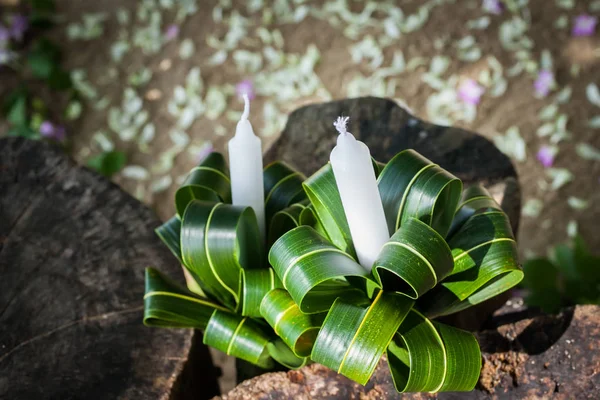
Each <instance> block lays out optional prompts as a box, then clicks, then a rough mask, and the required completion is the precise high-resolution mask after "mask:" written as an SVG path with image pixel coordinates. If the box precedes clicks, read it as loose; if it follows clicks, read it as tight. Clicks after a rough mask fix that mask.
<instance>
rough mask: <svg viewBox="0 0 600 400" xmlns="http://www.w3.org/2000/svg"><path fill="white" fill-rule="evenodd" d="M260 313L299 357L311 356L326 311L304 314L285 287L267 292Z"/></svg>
mask: <svg viewBox="0 0 600 400" xmlns="http://www.w3.org/2000/svg"><path fill="white" fill-rule="evenodd" d="M260 313H261V315H262V316H263V317H264V318H265V319H266V320H267V322H268V323H269V325H271V327H272V328H273V330H274V331H275V333H276V334H277V336H279V337H280V338H281V339H282V340H283V341H284V342H285V344H286V345H287V346H289V348H290V349H291V350H292V351H293V352H294V354H295V355H296V356H297V357H308V356H310V353H311V351H312V347H313V345H314V343H315V339H316V338H317V334H318V333H319V328H320V327H321V324H322V323H323V320H324V319H325V313H320V314H304V313H303V312H302V311H300V307H298V305H297V304H296V303H295V302H294V300H293V299H292V297H291V296H290V294H289V293H288V292H287V291H286V290H284V289H274V290H272V291H270V292H269V293H267V294H266V295H265V297H264V298H263V300H262V303H261V305H260Z"/></svg>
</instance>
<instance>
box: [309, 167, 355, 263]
mask: <svg viewBox="0 0 600 400" xmlns="http://www.w3.org/2000/svg"><path fill="white" fill-rule="evenodd" d="M304 191H305V192H306V195H307V196H308V198H309V200H310V202H311V204H312V206H313V208H314V212H315V215H316V216H317V218H318V220H319V223H320V224H321V226H322V227H323V230H324V231H325V232H326V233H327V237H328V238H329V240H331V243H333V245H334V246H336V247H337V248H339V249H340V250H342V251H344V252H346V253H348V254H350V256H352V257H353V258H355V259H356V252H355V250H354V245H353V244H352V236H351V235H350V227H349V226H348V220H347V219H346V214H344V207H343V206H342V199H341V198H340V194H339V192H338V189H337V184H336V183H335V176H334V175H333V170H332V169H331V164H327V165H325V166H324V167H323V168H321V169H320V170H318V171H317V172H315V173H314V174H313V175H312V176H311V177H310V178H308V179H307V180H306V181H304Z"/></svg>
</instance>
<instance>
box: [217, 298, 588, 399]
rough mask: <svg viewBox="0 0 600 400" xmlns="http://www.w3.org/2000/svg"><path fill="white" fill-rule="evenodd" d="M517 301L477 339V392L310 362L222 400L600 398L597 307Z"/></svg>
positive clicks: (262, 378) (383, 364)
mask: <svg viewBox="0 0 600 400" xmlns="http://www.w3.org/2000/svg"><path fill="white" fill-rule="evenodd" d="M511 303H512V304H511ZM518 304H522V300H521V299H513V300H512V301H510V302H508V303H507V304H506V305H505V306H504V307H503V308H502V309H500V310H499V312H497V313H496V315H495V317H494V318H493V319H492V320H491V322H490V324H488V326H487V329H485V330H483V331H482V332H480V333H478V334H477V339H478V341H479V343H480V346H481V349H482V352H483V369H482V374H481V377H480V380H479V383H478V385H477V387H476V389H475V390H474V391H472V392H468V393H440V394H437V395H432V394H405V395H401V394H399V393H397V392H396V391H395V389H394V385H393V383H392V380H391V376H390V374H389V370H388V368H387V363H386V361H385V360H382V361H381V362H380V364H379V365H378V367H377V369H376V371H375V373H374V375H373V377H372V378H371V380H370V381H369V383H367V385H366V386H361V385H359V384H357V383H355V382H352V381H350V380H349V379H347V378H344V377H342V376H341V375H338V374H336V373H335V372H334V371H332V370H330V369H328V368H326V367H323V366H322V365H319V364H312V365H310V366H307V367H304V368H302V369H300V370H298V371H289V372H287V373H286V372H277V373H269V374H264V375H261V376H259V377H256V378H253V379H251V380H248V381H245V382H243V383H242V384H240V385H239V386H237V387H236V388H235V389H234V390H232V391H231V392H229V393H228V394H226V395H224V396H223V397H221V398H220V399H222V400H238V399H240V400H241V399H253V400H254V399H256V400H260V399H294V400H303V399H365V400H366V399H401V398H405V399H427V398H439V399H461V400H462V399H465V400H469V399H489V398H494V399H542V398H543V399H549V398H552V399H598V398H600V351H599V350H600V307H598V306H591V305H589V306H577V307H572V308H567V309H564V310H563V311H562V312H561V313H560V314H558V315H543V314H538V315H535V313H532V312H531V311H529V310H525V309H522V308H515V305H518Z"/></svg>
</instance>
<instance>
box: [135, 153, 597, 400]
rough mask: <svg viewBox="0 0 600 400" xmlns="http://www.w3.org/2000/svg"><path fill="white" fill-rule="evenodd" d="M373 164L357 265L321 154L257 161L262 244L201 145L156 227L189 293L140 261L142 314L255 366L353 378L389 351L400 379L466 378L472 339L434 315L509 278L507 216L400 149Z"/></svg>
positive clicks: (472, 300) (442, 382)
mask: <svg viewBox="0 0 600 400" xmlns="http://www.w3.org/2000/svg"><path fill="white" fill-rule="evenodd" d="M373 168H374V170H375V174H376V176H377V177H378V185H379V191H380V195H381V199H382V203H383V206H384V210H385V215H386V221H387V224H388V228H389V231H390V235H391V237H390V240H389V241H388V242H387V243H386V244H385V245H384V246H383V247H382V249H381V252H380V253H379V255H378V257H377V259H376V261H375V263H374V265H373V266H372V269H371V270H370V271H369V270H367V269H365V268H363V267H362V266H361V265H360V264H358V263H357V261H356V254H355V250H354V244H353V242H352V237H351V235H350V230H349V227H348V222H347V220H346V215H345V212H344V209H343V206H342V202H341V199H340V195H339V193H338V190H337V185H336V182H335V177H334V175H333V172H332V169H331V166H330V165H329V164H328V165H325V166H324V167H323V168H321V169H320V170H319V171H317V172H316V173H315V174H314V175H312V176H311V177H309V178H308V179H305V178H304V176H303V175H302V174H300V173H298V172H297V171H295V170H294V169H292V168H291V167H290V166H288V165H286V164H284V163H281V162H275V163H272V164H270V165H268V166H267V167H266V168H265V171H264V188H261V189H263V190H264V193H265V214H266V218H267V222H268V223H267V238H266V241H265V243H266V246H267V248H266V249H265V243H263V241H262V236H261V234H260V232H259V228H258V223H257V220H256V216H255V214H254V211H253V210H252V209H251V208H249V207H238V206H233V205H231V188H230V182H229V176H228V171H227V166H226V164H225V160H224V158H223V156H221V155H220V154H218V153H213V154H211V155H210V156H209V157H208V158H207V159H206V160H205V161H204V162H203V163H202V164H200V165H199V166H198V167H196V168H194V169H193V170H192V171H191V172H190V175H189V176H188V178H187V180H186V181H185V183H184V184H183V185H182V187H181V188H180V189H179V190H178V191H177V193H176V196H175V205H176V209H177V215H176V216H174V217H173V218H171V219H170V220H169V221H167V222H166V223H165V224H163V225H162V226H161V227H159V228H157V229H156V233H157V234H158V236H159V237H160V238H161V239H162V241H163V242H164V243H165V244H166V245H167V247H168V248H169V249H170V250H171V252H172V253H173V254H174V255H175V257H176V258H177V259H178V260H179V261H180V262H181V263H182V264H183V266H184V268H185V271H187V272H189V275H190V276H191V278H189V277H188V286H189V287H190V288H192V290H193V292H192V291H190V290H188V289H185V288H183V287H181V286H179V285H178V284H176V283H174V282H172V281H170V280H169V279H168V278H166V277H164V276H162V275H161V274H160V273H159V272H158V271H155V270H153V269H148V271H147V274H146V295H145V298H144V304H145V314H144V323H145V324H146V325H149V326H162V327H193V328H198V329H202V330H204V343H205V344H207V345H209V346H213V347H215V348H217V349H219V350H221V351H223V352H225V353H227V354H230V355H232V356H235V357H238V358H241V359H244V360H246V361H249V362H252V363H254V364H256V365H259V366H261V367H264V368H270V367H271V366H272V365H273V363H275V362H277V363H280V364H282V365H284V366H286V367H288V368H300V367H302V366H303V365H306V364H307V363H308V362H311V361H312V362H319V363H322V364H323V365H326V366H327V367H329V368H331V369H333V370H335V371H337V372H338V373H340V374H343V375H345V376H347V377H349V378H350V379H353V380H354V381H356V382H358V383H360V384H363V385H364V384H366V383H367V382H368V381H369V379H370V378H371V375H372V374H373V372H374V371H375V368H376V367H377V364H378V363H379V360H380V359H381V357H382V356H383V354H384V353H387V358H388V364H389V368H390V371H391V374H392V378H393V380H394V385H395V387H396V389H397V390H398V391H399V392H422V391H424V392H437V391H468V390H472V389H473V387H474V386H475V384H476V382H477V380H478V378H479V373H480V369H481V354H480V350H479V345H478V343H477V340H476V339H475V337H474V336H473V335H472V334H471V333H468V332H465V331H462V330H460V329H456V328H453V327H451V326H448V325H444V324H441V323H438V322H436V321H434V320H432V318H435V317H437V316H441V315H447V314H451V313H453V312H457V311H460V310H462V309H465V308H467V307H470V306H472V305H474V304H477V303H480V302H482V301H485V300H487V299H489V298H491V297H493V296H496V295H497V294H499V293H501V292H503V291H506V290H508V289H510V288H511V287H513V286H515V285H516V284H518V283H519V281H520V280H521V279H522V278H523V272H522V270H521V267H520V265H519V263H518V261H517V249H516V243H515V239H514V235H513V232H512V230H511V226H510V221H509V220H508V217H507V216H506V214H505V213H504V212H503V211H502V208H501V207H500V206H499V205H498V204H497V203H496V202H495V201H494V200H493V198H492V197H491V196H490V195H489V193H488V192H487V191H486V190H485V189H484V188H483V187H481V186H472V187H469V188H467V189H466V190H464V191H463V189H462V182H461V181H460V180H459V179H458V178H456V177H455V176H453V175H452V174H450V173H449V172H447V171H445V170H443V169H442V168H440V167H439V166H438V165H436V164H434V163H432V162H431V161H429V160H428V159H426V158H425V157H423V156H421V155H419V154H418V153H416V152H414V151H412V150H405V151H403V152H401V153H399V154H398V155H396V156H395V157H394V158H393V159H392V160H391V161H390V162H389V163H388V164H387V165H384V164H381V163H378V162H377V161H375V160H373ZM580 247H581V246H580ZM581 248H583V247H581ZM565 254H566V253H565ZM578 254H579V255H578V256H576V255H575V253H569V255H568V256H567V258H569V259H570V260H575V258H577V259H578V260H582V261H581V262H582V263H584V264H585V267H575V266H574V265H575V263H574V262H573V263H571V264H572V265H573V267H572V269H573V272H572V273H573V274H576V275H578V276H579V275H581V276H588V277H595V275H594V274H595V273H596V272H595V271H594V270H593V269H592V268H590V267H589V266H588V265H589V264H590V263H591V262H594V261H595V260H593V259H592V258H590V256H589V255H587V254H588V253H585V252H584V251H580V252H579V253H578ZM267 255H268V257H267ZM266 261H268V263H267V262H266ZM187 272H186V273H187ZM190 279H191V281H190ZM190 282H192V285H191V286H190ZM196 287H197V288H198V289H197V290H196V289H194V288H196Z"/></svg>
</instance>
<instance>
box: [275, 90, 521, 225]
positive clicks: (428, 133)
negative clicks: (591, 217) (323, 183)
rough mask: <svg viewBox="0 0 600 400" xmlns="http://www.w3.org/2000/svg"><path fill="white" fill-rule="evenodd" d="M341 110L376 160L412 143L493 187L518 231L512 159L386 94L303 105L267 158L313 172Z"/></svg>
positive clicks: (467, 178)
mask: <svg viewBox="0 0 600 400" xmlns="http://www.w3.org/2000/svg"><path fill="white" fill-rule="evenodd" d="M340 115H344V116H349V117H350V121H349V125H348V130H349V131H350V132H352V134H354V136H355V137H356V138H357V139H358V140H361V141H363V142H365V144H366V145H367V146H368V147H369V149H370V150H371V155H372V156H373V157H374V158H375V159H376V160H377V161H381V162H387V161H388V160H389V159H390V158H392V157H393V156H394V155H396V154H397V153H398V152H399V151H401V150H404V149H414V150H416V151H418V152H419V153H421V154H422V155H424V156H425V157H427V158H429V159H430V160H432V161H433V162H435V163H438V164H439V165H440V166H441V167H443V168H445V169H447V170H448V171H450V172H452V173H453V174H454V175H456V176H457V177H459V178H460V179H462V180H463V182H464V183H465V184H472V183H482V184H484V185H485V186H486V187H488V188H491V190H492V192H494V194H495V195H496V197H497V198H498V199H500V200H501V202H502V206H503V207H504V209H505V211H506V212H507V214H508V216H509V217H510V220H511V223H512V225H513V231H515V232H516V231H517V228H518V226H519V214H520V210H521V191H520V188H519V185H518V183H517V174H516V172H515V169H514V167H513V165H512V163H511V161H510V159H509V158H508V157H507V156H505V155H504V154H503V153H501V152H500V151H499V150H498V149H497V148H496V146H495V145H494V144H493V143H492V142H490V141H489V140H487V139H485V138H484V137H483V136H480V135H477V134H475V133H472V132H468V131H465V130H463V129H459V128H452V127H443V126H438V125H433V124H430V123H428V122H424V121H422V120H420V119H418V118H416V117H414V116H413V115H411V114H410V113H409V112H408V111H406V110H404V109H403V108H401V107H400V106H398V105H397V104H396V103H395V102H393V101H391V100H388V99H382V98H377V97H360V98H356V99H347V100H340V101H333V102H329V103H322V104H312V105H308V106H305V107H301V108H299V109H298V110H296V111H294V112H293V113H292V114H291V115H290V117H289V119H288V122H287V125H286V127H285V129H284V131H283V133H282V134H281V137H280V138H279V139H278V140H277V141H276V142H275V143H274V144H273V146H271V148H270V149H269V150H268V151H267V154H266V155H265V164H267V163H269V162H272V161H276V160H282V161H285V162H287V163H289V164H290V165H292V166H294V167H295V168H297V169H299V170H300V171H302V172H304V173H305V174H307V175H310V174H312V173H314V172H315V171H317V170H318V169H319V168H320V167H322V166H323V165H324V164H326V163H327V162H328V161H329V154H330V153H331V150H332V149H333V147H334V146H335V141H336V138H337V132H336V131H335V128H334V127H333V121H334V120H335V118H337V117H338V116H340ZM505 206H506V207H505Z"/></svg>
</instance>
